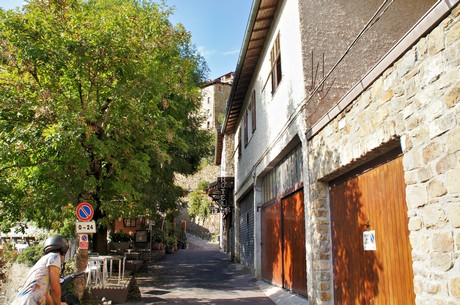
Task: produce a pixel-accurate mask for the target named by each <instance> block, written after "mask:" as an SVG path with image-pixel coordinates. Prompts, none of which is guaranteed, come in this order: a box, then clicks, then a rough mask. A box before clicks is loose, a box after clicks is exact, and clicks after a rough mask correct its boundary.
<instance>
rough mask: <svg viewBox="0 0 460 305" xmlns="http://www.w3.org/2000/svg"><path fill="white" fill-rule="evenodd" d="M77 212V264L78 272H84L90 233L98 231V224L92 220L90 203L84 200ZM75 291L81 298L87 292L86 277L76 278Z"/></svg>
mask: <svg viewBox="0 0 460 305" xmlns="http://www.w3.org/2000/svg"><path fill="white" fill-rule="evenodd" d="M75 214H76V216H77V219H78V220H77V221H75V231H76V234H77V240H78V241H79V242H78V250H77V255H76V262H75V264H76V268H77V272H84V271H85V270H86V267H87V265H88V248H89V238H88V233H95V232H96V224H95V222H94V221H93V220H92V218H93V216H94V209H93V207H92V206H91V205H90V204H89V203H87V202H82V203H80V204H79V205H78V206H77V208H76V210H75ZM74 291H75V294H76V295H77V296H78V297H79V298H80V299H81V298H83V294H84V292H85V279H84V278H82V277H80V278H77V279H75V287H74Z"/></svg>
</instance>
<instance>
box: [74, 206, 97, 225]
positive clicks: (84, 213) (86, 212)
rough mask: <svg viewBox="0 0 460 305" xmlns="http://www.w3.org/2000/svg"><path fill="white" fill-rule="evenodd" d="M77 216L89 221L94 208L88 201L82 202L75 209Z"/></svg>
mask: <svg viewBox="0 0 460 305" xmlns="http://www.w3.org/2000/svg"><path fill="white" fill-rule="evenodd" d="M75 213H76V214H77V218H78V219H79V220H81V221H89V220H91V219H92V218H93V215H94V209H93V207H92V206H91V204H89V203H88V202H82V203H80V204H79V205H78V206H77V209H76V211H75Z"/></svg>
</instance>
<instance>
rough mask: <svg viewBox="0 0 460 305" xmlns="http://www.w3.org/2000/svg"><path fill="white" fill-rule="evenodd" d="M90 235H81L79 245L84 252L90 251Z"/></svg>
mask: <svg viewBox="0 0 460 305" xmlns="http://www.w3.org/2000/svg"><path fill="white" fill-rule="evenodd" d="M88 244H89V242H88V234H81V235H80V243H79V247H80V249H83V250H88Z"/></svg>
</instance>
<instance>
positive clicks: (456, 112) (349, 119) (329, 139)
mask: <svg viewBox="0 0 460 305" xmlns="http://www.w3.org/2000/svg"><path fill="white" fill-rule="evenodd" d="M459 14H460V9H459V7H456V8H455V9H454V11H453V12H452V13H451V15H450V16H448V17H447V18H446V19H445V20H444V21H443V22H442V23H441V24H440V25H439V26H437V27H436V28H434V29H433V30H432V32H431V33H429V34H428V35H427V36H426V37H425V38H422V39H421V40H420V41H419V42H418V43H417V44H416V45H415V46H414V47H413V48H412V49H411V50H409V51H408V52H407V53H406V54H405V55H404V56H403V57H402V58H401V59H399V60H398V61H397V62H396V63H395V64H394V65H393V66H392V67H391V68H389V69H388V70H387V71H386V72H385V73H384V74H383V75H382V76H381V77H380V78H379V79H377V80H376V81H375V83H374V84H372V86H371V87H370V88H369V89H368V90H366V91H365V92H363V93H362V94H361V96H359V97H358V98H357V99H356V100H355V102H354V103H353V104H352V105H351V106H350V107H349V108H348V109H346V110H345V111H344V112H342V113H341V114H340V115H339V116H338V117H337V118H335V119H334V120H333V121H332V122H331V123H330V124H329V125H328V126H326V127H325V128H324V129H323V130H322V131H321V132H319V133H318V134H317V135H316V136H315V137H314V138H312V139H311V141H310V143H309V168H310V177H309V179H310V181H309V183H310V185H309V186H308V189H309V190H310V193H309V197H310V204H309V205H308V207H309V209H310V210H309V212H308V214H309V215H311V219H310V223H311V228H312V231H311V238H312V245H311V248H312V252H313V253H312V258H313V261H314V262H313V263H312V262H309V264H310V266H311V267H310V269H311V271H312V273H313V274H312V275H311V278H312V279H313V283H311V285H313V286H312V288H311V289H312V290H313V291H314V300H312V304H333V293H334V292H333V274H332V272H331V264H332V260H331V256H332V252H331V236H330V229H329V228H330V209H329V203H328V182H327V181H329V180H330V179H332V178H334V177H336V176H338V175H341V174H342V173H344V172H347V171H348V170H349V168H351V167H353V166H354V165H357V164H360V163H364V162H366V161H367V160H369V159H370V158H372V157H375V155H376V154H379V153H380V149H381V148H382V146H383V145H384V143H388V142H392V141H397V142H399V144H400V146H401V148H402V151H403V154H404V156H403V166H404V172H405V181H406V185H407V187H406V201H407V207H408V216H409V230H410V242H411V245H412V249H413V250H412V260H413V271H414V289H415V294H416V303H417V304H418V305H425V304H426V305H428V304H438V305H441V304H446V305H447V304H459V303H460V199H459V198H460V103H459V100H460V72H459V71H460V69H459V63H460V24H459V22H458V21H459Z"/></svg>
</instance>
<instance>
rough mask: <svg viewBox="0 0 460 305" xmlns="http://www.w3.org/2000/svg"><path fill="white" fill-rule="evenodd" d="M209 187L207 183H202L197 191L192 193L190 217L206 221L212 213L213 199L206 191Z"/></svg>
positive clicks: (189, 209)
mask: <svg viewBox="0 0 460 305" xmlns="http://www.w3.org/2000/svg"><path fill="white" fill-rule="evenodd" d="M207 187H208V183H207V182H206V181H200V182H199V183H198V187H197V189H196V190H194V191H193V192H191V193H190V196H189V207H188V214H189V216H190V217H193V218H195V217H199V218H201V219H202V220H205V219H206V218H208V216H209V214H210V213H211V199H210V198H209V196H208V195H207V194H206V191H205V189H206V188H207Z"/></svg>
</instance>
